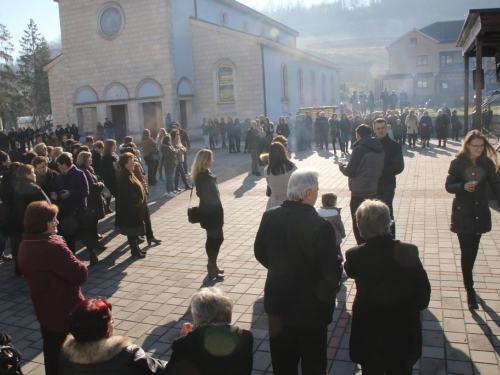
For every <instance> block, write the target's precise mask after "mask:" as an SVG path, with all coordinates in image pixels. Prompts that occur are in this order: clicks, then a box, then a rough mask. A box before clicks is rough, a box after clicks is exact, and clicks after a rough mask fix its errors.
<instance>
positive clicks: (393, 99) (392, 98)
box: [389, 90, 399, 111]
mask: <svg viewBox="0 0 500 375" xmlns="http://www.w3.org/2000/svg"><path fill="white" fill-rule="evenodd" d="M398 101H399V98H398V94H396V90H392V92H391V95H389V109H392V110H393V111H394V110H395V109H396V105H397V104H398Z"/></svg>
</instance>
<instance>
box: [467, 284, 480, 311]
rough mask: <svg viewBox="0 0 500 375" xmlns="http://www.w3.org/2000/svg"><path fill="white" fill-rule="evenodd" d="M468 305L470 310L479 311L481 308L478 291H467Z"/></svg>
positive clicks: (471, 289)
mask: <svg viewBox="0 0 500 375" xmlns="http://www.w3.org/2000/svg"><path fill="white" fill-rule="evenodd" d="M467 305H468V306H469V310H477V309H478V308H479V306H478V304H477V301H476V291H475V290H474V289H473V288H470V289H467Z"/></svg>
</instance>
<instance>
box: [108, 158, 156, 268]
mask: <svg viewBox="0 0 500 375" xmlns="http://www.w3.org/2000/svg"><path fill="white" fill-rule="evenodd" d="M134 158H135V155H134V154H132V153H130V152H125V153H124V154H122V155H121V156H120V159H119V161H118V164H119V165H120V173H119V175H118V200H117V205H116V226H117V227H118V228H120V232H121V234H123V235H125V236H127V240H128V243H129V245H130V250H131V253H132V256H134V257H136V258H144V257H145V256H146V253H145V252H143V251H141V249H139V236H142V235H144V234H146V237H147V241H148V245H151V242H154V243H160V242H161V241H160V240H157V239H156V238H155V237H154V235H153V229H152V227H151V218H150V216H149V208H148V203H147V200H146V195H147V194H146V190H145V187H144V185H143V184H142V183H141V182H140V181H139V180H138V179H137V177H135V175H134V168H135V161H134Z"/></svg>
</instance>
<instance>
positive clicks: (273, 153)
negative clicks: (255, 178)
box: [267, 142, 295, 176]
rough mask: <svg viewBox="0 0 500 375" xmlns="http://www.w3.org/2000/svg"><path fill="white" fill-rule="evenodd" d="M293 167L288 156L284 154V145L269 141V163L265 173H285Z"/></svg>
mask: <svg viewBox="0 0 500 375" xmlns="http://www.w3.org/2000/svg"><path fill="white" fill-rule="evenodd" d="M293 167H295V164H293V163H292V162H291V161H290V160H289V159H288V157H287V156H286V151H285V147H284V146H283V145H282V144H281V143H279V142H273V143H271V146H269V165H268V167H267V174H271V173H272V174H273V175H275V176H279V175H280V174H285V173H286V172H288V171H289V170H291V169H292V168H293Z"/></svg>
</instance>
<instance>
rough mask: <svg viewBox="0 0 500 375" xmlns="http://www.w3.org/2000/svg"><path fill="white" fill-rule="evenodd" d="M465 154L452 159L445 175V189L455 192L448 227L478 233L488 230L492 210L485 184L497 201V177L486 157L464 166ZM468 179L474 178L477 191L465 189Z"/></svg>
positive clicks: (499, 185) (499, 187)
mask: <svg viewBox="0 0 500 375" xmlns="http://www.w3.org/2000/svg"><path fill="white" fill-rule="evenodd" d="M465 161H466V157H465V156H459V157H457V158H455V159H454V160H453V161H452V162H451V164H450V169H449V171H448V177H447V178H446V191H447V192H448V193H451V194H455V198H453V206H452V211H451V224H450V229H451V231H452V232H453V233H460V234H477V233H487V232H489V231H490V230H491V212H490V208H489V204H488V196H487V194H486V184H489V185H490V188H491V191H492V192H493V195H494V196H495V198H496V200H497V202H499V203H500V177H499V175H498V173H497V171H496V167H495V163H493V161H491V160H490V159H489V158H488V159H486V160H485V161H484V162H483V163H478V164H477V165H476V166H472V165H467V163H466V162H465ZM469 181H477V182H478V183H477V186H476V191H474V192H473V193H470V192H468V191H466V190H464V185H465V184H466V183H467V182H469Z"/></svg>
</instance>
